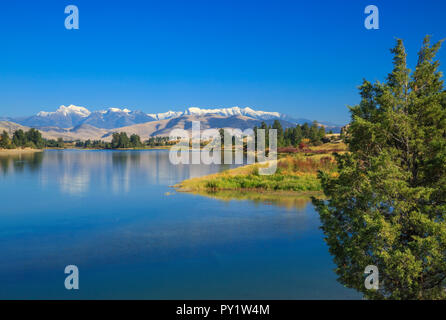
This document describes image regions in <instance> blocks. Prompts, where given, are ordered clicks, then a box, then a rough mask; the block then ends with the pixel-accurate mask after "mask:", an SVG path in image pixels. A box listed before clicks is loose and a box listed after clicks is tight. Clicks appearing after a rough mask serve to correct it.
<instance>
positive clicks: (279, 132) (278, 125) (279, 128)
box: [272, 119, 284, 147]
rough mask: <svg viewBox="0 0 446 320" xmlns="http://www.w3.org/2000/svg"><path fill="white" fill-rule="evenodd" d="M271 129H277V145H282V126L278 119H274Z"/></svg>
mask: <svg viewBox="0 0 446 320" xmlns="http://www.w3.org/2000/svg"><path fill="white" fill-rule="evenodd" d="M272 129H276V130H277V146H279V147H282V146H283V145H284V137H283V128H282V124H281V123H280V121H279V120H277V119H276V120H274V122H273V126H272Z"/></svg>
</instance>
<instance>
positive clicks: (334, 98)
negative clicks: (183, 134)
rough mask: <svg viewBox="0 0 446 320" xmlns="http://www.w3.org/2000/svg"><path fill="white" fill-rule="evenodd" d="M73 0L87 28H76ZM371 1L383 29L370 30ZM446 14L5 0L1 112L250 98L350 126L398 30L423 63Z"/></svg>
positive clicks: (411, 9) (383, 6) (416, 4)
mask: <svg viewBox="0 0 446 320" xmlns="http://www.w3.org/2000/svg"><path fill="white" fill-rule="evenodd" d="M69 4H74V5H77V6H78V8H79V11H80V12H79V13H80V29H79V30H66V29H65V27H64V20H65V17H66V14H65V13H64V8H65V6H66V5H69ZM369 4H374V5H377V6H378V8H379V10H380V29H379V30H367V29H365V28H364V19H365V17H366V14H364V8H365V7H366V6H367V5H369ZM445 21H446V1H441V0H431V1H423V2H421V1H412V0H404V1H400V0H391V1H389V0H386V1H377V0H368V1H362V0H352V1H346V0H343V1H342V0H337V1H335V0H333V1H320V0H312V1H297V0H294V1H281V0H274V1H272V0H271V1H261V0H256V1H244V0H238V1H228V0H227V1H219V0H205V1H195V0H188V1H169V0H165V1H156V2H155V1H142V0H141V1H135V0H126V1H117V0H113V1H112V0H109V1H95V0H87V1H85V0H67V1H62V0H58V1H48V0H40V1H33V2H32V3H31V1H8V2H7V3H6V2H2V3H0V43H1V46H0V116H7V115H8V116H21V115H30V114H34V113H36V112H38V111H40V110H49V111H51V110H55V109H56V108H57V107H58V106H59V105H61V104H65V105H68V104H76V105H81V106H85V107H87V108H89V109H92V110H98V109H102V108H105V107H128V108H130V109H139V110H143V111H146V112H150V113H151V112H163V111H167V110H183V109H185V108H187V107H191V106H195V107H202V108H203V107H231V106H236V105H238V106H241V107H245V106H249V107H252V108H254V109H261V110H266V111H278V112H282V113H286V114H289V115H292V116H295V117H301V118H308V119H317V120H324V121H331V122H335V123H340V124H343V123H346V122H348V120H349V118H350V116H349V112H348V109H347V107H346V106H347V105H353V104H356V103H357V102H358V100H359V99H358V92H357V86H358V85H359V84H360V83H361V81H362V79H363V78H366V79H368V80H371V81H375V80H384V78H385V77H386V75H387V73H388V72H389V71H390V70H391V68H392V66H391V55H390V53H389V49H390V48H391V47H392V46H393V45H394V42H395V37H400V38H403V39H404V40H405V44H406V48H407V50H408V53H409V64H410V66H411V67H412V66H413V65H414V64H415V63H416V59H417V57H416V53H417V52H418V50H419V47H420V45H421V42H422V38H423V37H424V35H425V34H432V35H433V40H435V41H437V40H439V39H442V38H446V22H445ZM439 58H440V59H441V60H442V61H443V62H444V61H446V48H443V49H442V51H441V52H440V54H439ZM445 63H446V62H445ZM442 70H445V69H444V67H442Z"/></svg>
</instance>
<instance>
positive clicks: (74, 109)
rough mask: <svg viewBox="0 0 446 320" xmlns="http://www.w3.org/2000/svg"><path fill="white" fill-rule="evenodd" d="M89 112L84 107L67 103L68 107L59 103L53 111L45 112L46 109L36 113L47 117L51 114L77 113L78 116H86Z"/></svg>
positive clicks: (65, 114) (68, 114)
mask: <svg viewBox="0 0 446 320" xmlns="http://www.w3.org/2000/svg"><path fill="white" fill-rule="evenodd" d="M90 114H91V112H90V111H89V110H88V109H87V108H84V107H78V106H75V105H72V104H71V105H69V106H68V107H66V106H64V105H61V106H60V107H59V108H58V109H57V110H56V111H54V112H46V111H40V112H39V113H38V114H37V115H38V116H39V117H49V116H52V115H62V116H70V115H77V116H79V117H83V118H86V117H88V116H89V115H90Z"/></svg>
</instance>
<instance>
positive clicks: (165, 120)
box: [0, 105, 341, 140]
mask: <svg viewBox="0 0 446 320" xmlns="http://www.w3.org/2000/svg"><path fill="white" fill-rule="evenodd" d="M193 119H196V120H200V121H201V122H203V129H208V128H229V127H231V128H240V129H246V128H252V127H254V126H255V125H257V126H259V125H260V123H261V122H262V121H265V122H266V123H267V124H269V125H271V124H272V122H273V121H274V120H276V119H277V120H279V121H280V122H281V123H282V126H283V127H284V128H287V127H291V126H295V125H296V124H304V123H312V121H310V120H307V119H293V118H292V117H290V116H288V115H285V114H281V113H279V112H269V111H260V110H254V109H251V108H249V107H246V108H240V107H232V108H216V109H201V108H196V107H192V108H188V109H186V110H184V111H168V112H164V113H156V114H148V113H144V112H142V111H132V110H129V109H127V108H123V109H119V108H109V109H106V110H100V111H90V110H88V109H87V108H85V107H81V106H75V105H69V106H63V105H62V106H60V107H59V108H58V109H57V110H56V111H53V112H48V111H41V112H39V113H37V114H36V115H34V116H31V117H21V118H10V117H8V118H0V121H1V120H3V121H9V122H12V123H16V124H19V125H21V126H25V127H32V128H36V129H39V130H41V131H42V132H45V133H46V135H48V136H56V137H57V136H58V135H59V136H61V137H63V138H64V139H65V138H69V137H70V138H73V139H76V137H79V138H80V139H82V140H83V139H88V138H91V139H99V138H102V137H107V136H109V135H110V133H112V132H118V131H127V130H128V131H129V132H132V133H136V132H138V131H140V132H141V133H142V135H141V137H142V138H143V136H144V138H148V136H155V135H168V132H167V129H169V128H171V129H173V128H182V129H186V130H187V129H188V128H187V126H188V125H190V123H191V121H194V120H193ZM319 124H320V125H323V126H325V127H326V129H327V130H333V131H334V132H339V131H340V129H341V126H337V125H333V124H329V123H327V124H324V123H319ZM133 126H136V127H135V128H132V127H133ZM89 134H91V137H89V136H88V135H89Z"/></svg>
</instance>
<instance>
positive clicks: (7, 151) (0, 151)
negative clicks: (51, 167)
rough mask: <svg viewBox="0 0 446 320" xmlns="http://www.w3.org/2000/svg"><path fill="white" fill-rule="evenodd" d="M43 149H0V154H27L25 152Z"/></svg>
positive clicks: (35, 151)
mask: <svg viewBox="0 0 446 320" xmlns="http://www.w3.org/2000/svg"><path fill="white" fill-rule="evenodd" d="M43 151H44V149H31V148H25V149H0V155H11V154H27V153H37V152H43Z"/></svg>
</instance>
